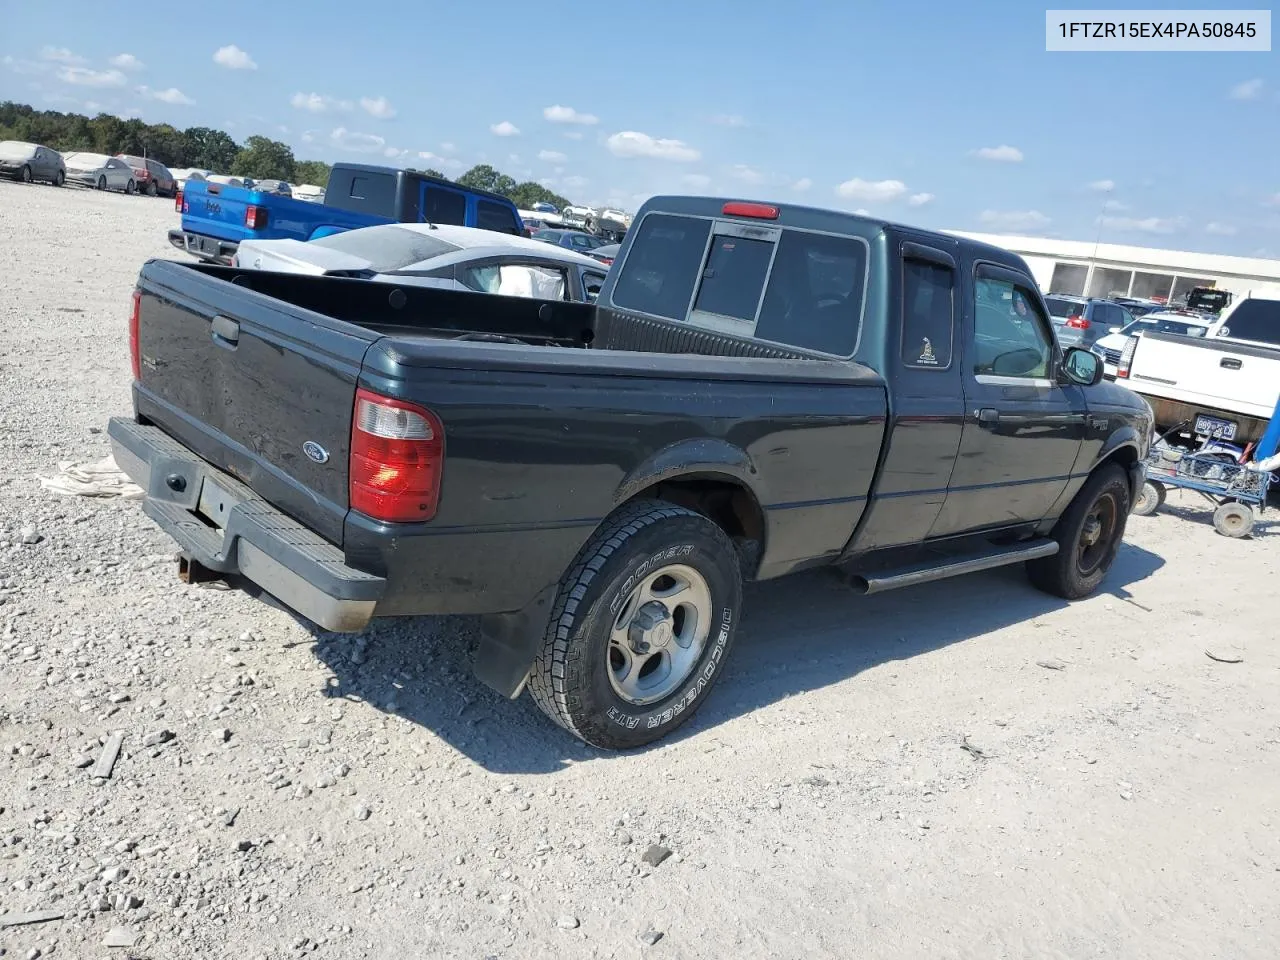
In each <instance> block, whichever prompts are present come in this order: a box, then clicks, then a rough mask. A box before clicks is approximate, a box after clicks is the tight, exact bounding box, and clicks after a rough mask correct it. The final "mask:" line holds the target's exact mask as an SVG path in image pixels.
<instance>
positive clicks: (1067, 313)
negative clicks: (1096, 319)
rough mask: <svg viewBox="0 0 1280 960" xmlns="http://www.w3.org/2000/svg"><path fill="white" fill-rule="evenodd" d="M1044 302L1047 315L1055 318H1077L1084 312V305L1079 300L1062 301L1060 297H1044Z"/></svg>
mask: <svg viewBox="0 0 1280 960" xmlns="http://www.w3.org/2000/svg"><path fill="white" fill-rule="evenodd" d="M1044 302H1045V303H1046V304H1047V305H1048V307H1049V313H1050V314H1052V315H1053V316H1055V317H1078V316H1079V315H1080V313H1081V311H1083V310H1084V304H1083V303H1081V302H1080V301H1079V300H1063V299H1062V298H1061V297H1045V298H1044Z"/></svg>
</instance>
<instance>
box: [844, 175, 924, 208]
mask: <svg viewBox="0 0 1280 960" xmlns="http://www.w3.org/2000/svg"><path fill="white" fill-rule="evenodd" d="M906 192H907V185H906V184H905V183H903V182H902V181H901V180H863V179H861V178H859V177H854V178H853V179H852V180H846V181H845V182H844V183H842V184H840V186H838V187H836V194H837V195H838V196H841V197H844V198H845V199H846V200H869V201H871V202H872V203H882V202H884V201H887V200H897V199H898V198H899V197H901V196H902V195H903V194H904V193H906Z"/></svg>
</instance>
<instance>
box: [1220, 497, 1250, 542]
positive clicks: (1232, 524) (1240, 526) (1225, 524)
mask: <svg viewBox="0 0 1280 960" xmlns="http://www.w3.org/2000/svg"><path fill="white" fill-rule="evenodd" d="M1253 523H1254V516H1253V511H1252V510H1251V509H1250V508H1249V506H1248V505H1247V504H1244V503H1224V504H1223V505H1222V506H1220V507H1218V509H1217V510H1215V511H1213V529H1215V530H1217V531H1218V532H1219V533H1220V534H1222V535H1223V536H1224V537H1231V538H1233V539H1235V538H1238V537H1247V536H1248V535H1249V534H1250V533H1252V532H1253Z"/></svg>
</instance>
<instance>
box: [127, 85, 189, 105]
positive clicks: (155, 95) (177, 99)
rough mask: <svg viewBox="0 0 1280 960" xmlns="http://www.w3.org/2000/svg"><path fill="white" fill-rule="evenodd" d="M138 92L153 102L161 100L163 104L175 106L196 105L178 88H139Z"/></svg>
mask: <svg viewBox="0 0 1280 960" xmlns="http://www.w3.org/2000/svg"><path fill="white" fill-rule="evenodd" d="M138 92H139V93H140V94H142V95H143V96H144V97H148V98H149V99H151V100H159V101H160V102H161V103H172V104H174V105H175V106H182V107H189V106H191V105H192V104H193V103H195V101H194V100H192V99H191V98H190V97H188V96H187V95H186V94H185V93H183V92H182V91H181V90H179V89H178V88H177V87H169V88H168V89H166V90H152V89H151V88H150V87H139V88H138Z"/></svg>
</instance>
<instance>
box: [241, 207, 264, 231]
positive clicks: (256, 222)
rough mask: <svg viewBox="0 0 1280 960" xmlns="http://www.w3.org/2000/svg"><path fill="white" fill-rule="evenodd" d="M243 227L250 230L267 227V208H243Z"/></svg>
mask: <svg viewBox="0 0 1280 960" xmlns="http://www.w3.org/2000/svg"><path fill="white" fill-rule="evenodd" d="M244 225H245V226H246V227H248V228H249V229H250V230H261V229H262V228H263V227H265V226H266V225H267V208H266V207H257V206H253V205H252V204H251V205H249V206H247V207H245V208H244Z"/></svg>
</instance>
